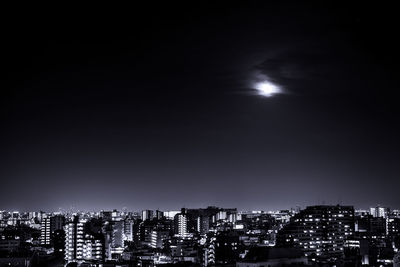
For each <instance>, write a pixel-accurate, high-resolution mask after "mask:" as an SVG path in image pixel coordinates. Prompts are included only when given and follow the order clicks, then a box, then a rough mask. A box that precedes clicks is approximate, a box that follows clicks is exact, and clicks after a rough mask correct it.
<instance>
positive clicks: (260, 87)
mask: <svg viewBox="0 0 400 267" xmlns="http://www.w3.org/2000/svg"><path fill="white" fill-rule="evenodd" d="M255 89H257V91H258V93H259V94H260V95H262V96H266V97H271V96H273V95H275V94H279V93H281V92H282V91H281V89H280V88H279V86H277V85H275V84H273V83H271V82H268V81H262V82H259V83H257V84H256V85H255Z"/></svg>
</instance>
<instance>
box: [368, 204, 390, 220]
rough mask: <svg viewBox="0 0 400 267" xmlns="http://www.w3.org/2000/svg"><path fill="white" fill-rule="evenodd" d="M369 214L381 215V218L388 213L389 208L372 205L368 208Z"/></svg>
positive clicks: (385, 216)
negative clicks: (372, 206)
mask: <svg viewBox="0 0 400 267" xmlns="http://www.w3.org/2000/svg"><path fill="white" fill-rule="evenodd" d="M369 210H370V214H371V215H372V216H374V217H382V218H385V219H386V218H387V217H388V214H389V208H384V207H380V206H377V207H374V208H370V209H369Z"/></svg>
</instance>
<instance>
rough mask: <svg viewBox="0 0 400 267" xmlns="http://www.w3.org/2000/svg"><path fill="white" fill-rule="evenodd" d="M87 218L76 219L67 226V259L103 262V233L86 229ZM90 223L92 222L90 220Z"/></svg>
mask: <svg viewBox="0 0 400 267" xmlns="http://www.w3.org/2000/svg"><path fill="white" fill-rule="evenodd" d="M87 223H88V221H87V220H86V219H79V218H78V217H74V219H73V220H72V221H70V222H68V223H67V224H66V225H65V227H64V230H65V261H66V262H67V263H69V262H78V263H82V262H86V261H88V262H102V261H103V260H104V240H103V237H102V235H101V234H93V233H88V232H87V231H86V227H85V226H87ZM89 223H90V222H89Z"/></svg>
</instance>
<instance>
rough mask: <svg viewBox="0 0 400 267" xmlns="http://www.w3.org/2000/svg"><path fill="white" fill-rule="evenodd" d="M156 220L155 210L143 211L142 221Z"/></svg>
mask: <svg viewBox="0 0 400 267" xmlns="http://www.w3.org/2000/svg"><path fill="white" fill-rule="evenodd" d="M153 218H154V211H153V210H143V211H142V220H143V221H147V220H152V219H153Z"/></svg>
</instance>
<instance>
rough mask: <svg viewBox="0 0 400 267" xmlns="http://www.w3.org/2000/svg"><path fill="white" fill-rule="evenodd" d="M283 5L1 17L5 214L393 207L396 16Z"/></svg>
mask: <svg viewBox="0 0 400 267" xmlns="http://www.w3.org/2000/svg"><path fill="white" fill-rule="evenodd" d="M277 2H278V1H277ZM277 2H276V3H261V2H249V3H246V4H245V3H244V2H243V3H242V4H228V3H229V2H228V3H227V4H223V3H221V2H219V4H218V5H217V4H215V3H214V4H213V3H211V2H202V1H199V2H193V3H192V4H191V5H190V6H180V5H178V4H176V5H167V4H164V5H162V6H160V5H157V4H156V3H151V4H149V5H148V6H147V5H146V6H145V5H136V6H133V7H129V8H124V7H122V6H121V7H119V8H118V9H115V10H114V9H113V10H103V11H102V12H100V11H97V10H94V9H93V10H90V9H89V10H85V11H83V10H81V11H78V12H74V11H71V12H67V11H66V10H64V8H62V7H58V8H55V7H54V9H53V10H52V11H51V12H47V11H44V10H41V12H40V11H35V12H33V11H32V10H28V9H27V10H25V11H21V10H20V9H12V10H11V9H10V10H8V11H7V10H6V11H5V13H8V16H7V18H6V23H5V24H4V25H3V26H4V27H5V30H4V32H3V33H2V43H3V45H5V46H4V47H3V48H2V52H1V53H2V62H3V66H4V67H5V74H6V78H5V79H4V80H3V86H2V97H1V100H0V101H1V102H0V104H1V117H0V120H1V121H0V122H1V126H2V127H1V128H2V130H1V134H0V137H1V149H0V157H1V165H0V178H1V185H0V189H1V193H0V209H17V210H39V209H42V210H56V209H58V208H59V207H63V208H69V207H70V206H71V205H73V206H75V207H77V208H80V209H90V210H93V209H96V210H99V209H111V208H118V209H119V208H122V207H127V208H128V209H132V210H140V209H144V208H150V209H156V208H159V209H172V210H176V209H179V208H181V207H183V206H186V207H204V206H207V205H219V206H224V207H237V208H238V209H240V210H242V209H244V210H251V209H263V210H269V209H283V208H290V207H296V206H297V205H300V206H302V207H304V206H305V205H312V204H322V203H326V204H338V203H341V204H350V205H355V206H356V207H359V208H367V207H369V206H370V205H377V204H381V205H386V206H390V207H393V208H395V207H397V208H399V206H400V205H399V204H400V194H399V193H398V190H399V188H400V175H399V174H400V141H399V137H400V127H399V115H400V106H399V104H398V102H399V98H398V89H399V80H400V76H399V59H400V53H399V50H398V49H399V47H400V44H399V41H396V37H397V36H396V35H398V28H397V25H396V23H397V19H396V18H397V17H398V16H397V14H396V12H395V11H396V10H395V9H394V8H393V7H391V6H374V5H371V6H367V5H365V3H364V4H363V5H361V4H360V5H359V4H352V5H344V4H343V5H340V4H334V2H330V1H320V2H310V1H305V2H302V3H300V2H298V1H297V2H284V1H283V2H282V1H279V2H280V3H277ZM322 2H323V3H322ZM375 5H377V3H375ZM36 8H37V9H38V10H40V8H39V7H36ZM75 11H76V10H75ZM264 80H268V81H269V82H270V83H272V84H274V85H275V86H279V87H280V88H281V90H282V92H281V93H278V94H275V95H273V96H271V97H266V96H262V95H260V94H259V93H257V90H255V84H256V83H257V82H262V81H264ZM396 191H397V192H396Z"/></svg>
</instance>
